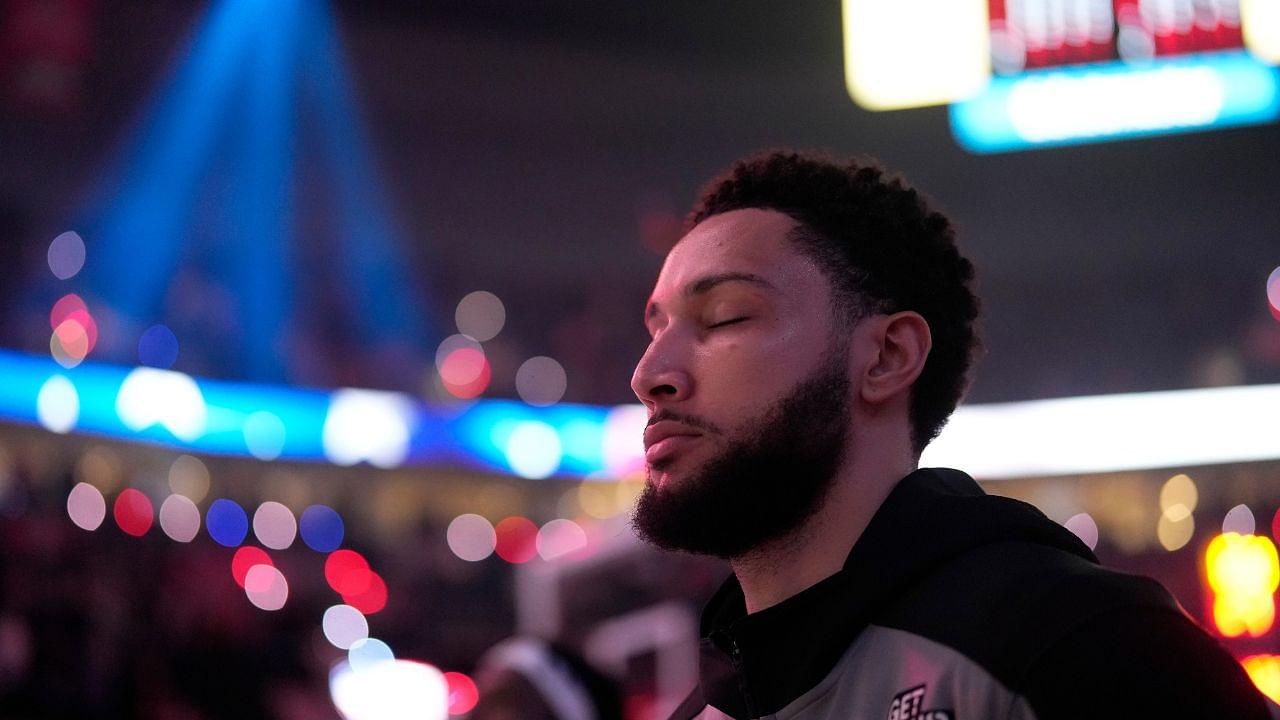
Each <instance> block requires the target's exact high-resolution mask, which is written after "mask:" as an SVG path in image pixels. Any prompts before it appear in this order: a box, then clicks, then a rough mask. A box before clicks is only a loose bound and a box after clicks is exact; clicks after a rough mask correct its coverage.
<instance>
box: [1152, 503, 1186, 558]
mask: <svg viewBox="0 0 1280 720" xmlns="http://www.w3.org/2000/svg"><path fill="white" fill-rule="evenodd" d="M1174 507H1186V506H1184V505H1181V504H1178V505H1175V506H1174ZM1195 532H1196V521H1195V518H1193V517H1192V516H1191V514H1190V513H1186V514H1183V515H1181V517H1179V518H1178V519H1176V520H1175V519H1173V518H1171V517H1170V516H1169V515H1168V513H1165V514H1163V515H1161V516H1160V520H1159V522H1157V523H1156V539H1157V540H1159V541H1160V546H1161V547H1163V548H1164V549H1165V550H1168V551H1170V552H1173V551H1174V550H1180V549H1181V548H1183V547H1185V546H1186V544H1187V543H1189V542H1191V537H1192V536H1193V535H1195Z"/></svg>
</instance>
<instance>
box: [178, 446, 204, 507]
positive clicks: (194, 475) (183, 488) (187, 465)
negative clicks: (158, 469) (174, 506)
mask: <svg viewBox="0 0 1280 720" xmlns="http://www.w3.org/2000/svg"><path fill="white" fill-rule="evenodd" d="M169 489H170V490H172V491H174V492H175V493H177V494H179V495H182V496H185V497H187V498H190V500H191V501H192V502H197V503H198V502H201V501H202V500H204V499H205V496H207V495H208V494H209V468H207V467H205V464H204V463H203V462H201V461H200V459H199V458H194V457H191V456H190V455H179V456H178V457H176V458H174V461H173V463H172V464H170V465H169Z"/></svg>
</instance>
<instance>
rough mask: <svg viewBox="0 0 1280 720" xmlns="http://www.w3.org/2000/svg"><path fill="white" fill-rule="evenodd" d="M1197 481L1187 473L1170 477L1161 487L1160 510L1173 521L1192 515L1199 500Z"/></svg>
mask: <svg viewBox="0 0 1280 720" xmlns="http://www.w3.org/2000/svg"><path fill="white" fill-rule="evenodd" d="M1199 497H1200V495H1199V493H1198V492H1197V490H1196V483H1195V481H1194V480H1192V479H1191V478H1190V477H1188V476H1187V475H1183V474H1178V475H1174V476H1173V477H1171V478H1169V479H1168V480H1166V481H1165V482H1164V485H1163V486H1161V488H1160V512H1161V514H1163V515H1164V516H1165V517H1167V518H1169V520H1171V521H1173V522H1179V521H1181V520H1182V519H1183V518H1186V517H1188V516H1190V515H1191V513H1192V512H1193V511H1194V510H1195V509H1196V503H1197V502H1198V501H1199Z"/></svg>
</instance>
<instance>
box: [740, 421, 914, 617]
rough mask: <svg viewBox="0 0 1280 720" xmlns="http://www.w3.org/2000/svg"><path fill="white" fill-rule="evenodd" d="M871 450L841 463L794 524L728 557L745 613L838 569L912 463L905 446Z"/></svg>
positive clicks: (786, 595) (910, 469)
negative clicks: (814, 506)
mask: <svg viewBox="0 0 1280 720" xmlns="http://www.w3.org/2000/svg"><path fill="white" fill-rule="evenodd" d="M881 447H882V448H883V447H884V446H881ZM852 455H853V456H854V457H859V456H864V455H866V454H865V453H858V452H855V453H852ZM877 455H880V456H881V457H875V458H872V457H863V458H862V459H863V460H864V462H861V463H846V464H845V465H844V466H842V467H841V470H839V471H837V474H836V477H835V479H834V480H833V482H832V486H831V490H830V493H829V494H828V495H827V497H826V499H825V500H824V501H823V503H822V506H821V507H820V508H819V509H818V511H817V512H815V513H814V514H813V515H812V516H810V517H809V519H808V520H806V521H805V522H804V523H802V524H801V525H800V526H799V527H797V528H795V529H794V530H792V531H791V532H789V533H787V534H785V535H783V536H782V537H779V538H777V539H774V540H771V541H769V542H767V543H764V544H763V545H761V546H759V547H757V548H755V549H753V550H751V551H750V552H748V553H746V554H744V555H741V556H739V557H736V558H733V559H732V560H731V561H730V565H731V566H732V567H733V572H734V575H736V576H737V578H738V583H739V584H740V585H741V586H742V592H743V595H744V596H745V598H746V603H747V612H748V613H755V612H759V611H761V610H764V609H765V608H769V607H772V606H774V605H777V604H778V603H780V602H782V601H783V600H786V599H787V598H789V597H791V596H793V595H796V594H797V593H799V592H801V591H803V590H805V589H807V588H809V587H811V586H813V585H815V584H817V583H818V582H821V581H822V580H825V579H826V578H828V577H830V576H832V575H834V574H836V573H837V572H839V571H840V568H841V567H843V566H844V561H845V559H846V558H847V557H848V556H849V551H850V550H852V549H853V545H854V543H856V542H857V541H858V538H859V537H861V536H862V532H863V530H865V529H866V527H867V524H868V523H869V522H871V517H872V516H873V515H875V513H876V510H878V509H879V508H880V503H882V502H884V499H885V497H887V496H888V495H889V491H890V490H892V489H893V486H894V485H895V484H897V482H898V481H899V480H901V479H902V478H903V477H905V476H906V475H907V474H908V473H910V472H911V471H912V470H914V469H915V468H916V459H915V457H914V455H913V454H912V453H911V452H910V450H909V449H908V450H907V452H906V453H900V452H897V453H894V452H889V453H885V452H884V451H883V450H882V451H881V452H880V453H877ZM884 455H888V457H884Z"/></svg>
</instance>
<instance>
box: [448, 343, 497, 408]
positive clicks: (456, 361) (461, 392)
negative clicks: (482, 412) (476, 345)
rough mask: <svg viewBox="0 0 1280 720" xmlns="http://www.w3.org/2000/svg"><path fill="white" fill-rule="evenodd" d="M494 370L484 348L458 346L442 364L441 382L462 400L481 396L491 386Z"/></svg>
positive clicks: (451, 393)
mask: <svg viewBox="0 0 1280 720" xmlns="http://www.w3.org/2000/svg"><path fill="white" fill-rule="evenodd" d="M491 379H492V371H491V369H490V367H489V359H488V358H486V357H485V355H484V352H483V351H482V350H478V349H473V348H465V347H464V348H458V349H457V350H454V351H453V352H451V353H449V354H448V355H447V356H446V357H445V359H444V362H443V363H441V365H440V383H441V384H442V385H444V389H445V390H448V391H449V394H450V395H453V396H454V397H456V398H459V399H461V400H470V399H472V398H475V397H479V396H480V395H481V394H483V393H484V391H485V390H486V389H488V387H489V381H490V380H491Z"/></svg>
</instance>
